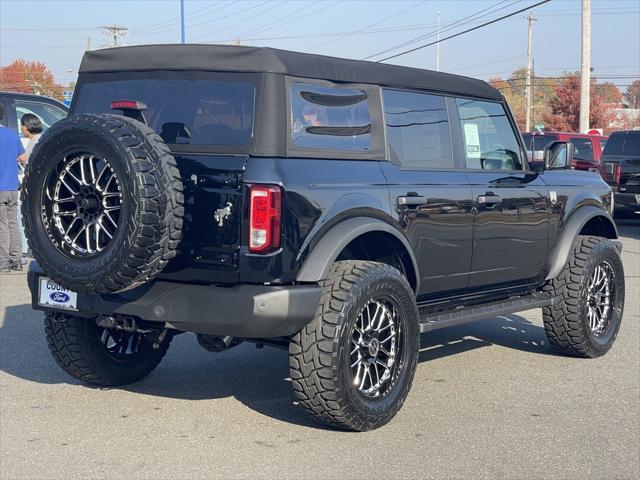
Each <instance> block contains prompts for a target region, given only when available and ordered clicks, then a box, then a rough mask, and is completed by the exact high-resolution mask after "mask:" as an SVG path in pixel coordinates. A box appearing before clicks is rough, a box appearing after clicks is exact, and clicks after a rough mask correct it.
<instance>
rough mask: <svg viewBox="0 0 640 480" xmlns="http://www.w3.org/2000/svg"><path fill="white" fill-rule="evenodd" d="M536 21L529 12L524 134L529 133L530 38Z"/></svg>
mask: <svg viewBox="0 0 640 480" xmlns="http://www.w3.org/2000/svg"><path fill="white" fill-rule="evenodd" d="M536 20H537V18H536V16H535V15H534V14H533V12H529V15H527V23H528V41H527V84H526V85H525V92H526V93H525V94H526V97H527V102H526V110H525V127H524V128H525V132H530V131H531V83H532V79H531V71H532V68H531V61H532V60H531V37H532V33H533V22H535V21H536Z"/></svg>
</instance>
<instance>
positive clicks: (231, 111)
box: [74, 78, 255, 145]
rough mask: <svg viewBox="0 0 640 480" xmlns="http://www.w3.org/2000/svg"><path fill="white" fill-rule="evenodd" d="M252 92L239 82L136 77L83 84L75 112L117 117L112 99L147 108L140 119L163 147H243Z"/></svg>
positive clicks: (249, 130) (249, 132) (248, 133)
mask: <svg viewBox="0 0 640 480" xmlns="http://www.w3.org/2000/svg"><path fill="white" fill-rule="evenodd" d="M254 99H255V88H254V86H253V84H251V83H249V82H242V81H222V80H186V79H152V78H138V79H128V80H105V81H95V82H90V83H84V84H82V85H81V87H80V91H79V94H78V95H77V97H76V99H75V101H74V103H75V106H74V113H116V114H121V113H122V112H121V111H119V110H111V103H112V102H113V101H115V100H132V101H139V102H143V103H144V104H145V105H146V109H145V110H144V116H145V119H146V121H147V123H148V124H149V126H150V127H151V128H153V129H154V130H155V131H156V132H157V133H158V134H159V135H160V136H161V137H162V138H163V140H164V141H165V142H167V143H168V144H185V145H247V144H248V143H249V142H250V140H251V137H252V134H253V117H254V103H255V102H254Z"/></svg>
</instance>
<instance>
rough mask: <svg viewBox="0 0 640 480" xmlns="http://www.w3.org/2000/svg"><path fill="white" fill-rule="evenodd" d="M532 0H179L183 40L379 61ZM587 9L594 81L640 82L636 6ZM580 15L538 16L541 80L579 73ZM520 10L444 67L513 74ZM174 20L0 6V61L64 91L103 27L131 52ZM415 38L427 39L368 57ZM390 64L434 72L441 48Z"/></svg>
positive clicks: (131, 9)
mask: <svg viewBox="0 0 640 480" xmlns="http://www.w3.org/2000/svg"><path fill="white" fill-rule="evenodd" d="M538 1H540V0H486V1H485V0H448V1H442V0H440V1H436V0H406V1H405V0H368V1H364V0H315V1H314V0H207V1H204V0H184V4H185V18H186V40H187V42H188V43H227V44H229V43H233V42H239V43H240V44H242V45H255V46H270V47H275V48H283V49H288V50H297V51H303V52H311V53H319V54H326V55H334V56H341V57H348V58H354V59H364V58H367V57H370V59H371V60H380V59H382V58H384V57H385V56H388V55H391V54H394V53H397V52H400V51H402V50H405V49H407V48H411V47H414V46H419V45H423V44H426V43H429V42H431V41H433V40H435V39H436V36H435V31H436V24H437V17H438V11H439V12H440V25H441V38H444V37H446V36H448V35H451V34H455V33H457V32H460V31H462V30H465V29H468V28H471V27H473V26H476V25H479V24H481V23H484V22H487V21H489V20H492V19H494V18H497V17H500V16H502V15H505V14H508V13H511V12H514V11H517V10H520V9H522V8H526V7H528V6H530V5H533V4H535V3H537V2H538ZM591 10H592V27H591V28H592V37H591V42H592V54H591V65H592V68H593V72H594V75H596V76H600V78H601V79H602V80H603V81H605V80H606V81H612V82H613V83H616V84H617V85H619V86H620V87H621V89H622V90H624V89H625V88H626V86H627V85H628V84H630V83H631V82H632V81H633V80H634V79H637V78H640V0H592V2H591ZM580 11H581V0H552V1H550V2H549V3H546V4H544V5H541V6H539V7H536V8H534V9H533V12H534V14H535V16H536V17H537V21H536V22H535V23H534V26H533V59H534V65H535V72H536V74H537V75H546V76H554V75H560V74H562V73H563V72H564V71H575V70H579V69H580V42H581V17H580ZM527 13H528V10H527V11H526V12H523V13H520V14H518V15H514V16H512V17H510V18H508V19H506V20H503V21H499V22H496V23H494V24H492V25H489V26H486V27H483V28H479V29H478V30H476V31H473V32H470V33H467V34H463V35H460V36H458V37H456V38H453V39H450V40H445V41H443V42H442V43H441V44H440V70H442V71H446V72H451V73H457V74H461V75H468V76H472V77H477V78H482V79H489V78H494V77H503V78H508V77H509V74H510V73H511V72H512V71H514V70H516V69H517V68H520V67H523V66H524V65H525V64H526V47H527V19H526V15H527ZM474 14H478V15H477V16H475V17H471V18H470V19H469V18H467V17H469V16H471V15H474ZM482 15H484V17H482V18H478V17H480V16H482ZM179 16H180V0H135V1H134V0H130V1H124V0H66V1H58V0H29V1H26V0H0V65H7V64H9V63H11V62H12V61H13V60H15V59H17V58H23V59H25V60H29V61H42V62H44V63H45V64H47V65H48V66H49V68H50V69H51V70H52V71H53V72H54V75H55V77H56V80H57V81H58V82H60V83H63V84H67V83H68V82H70V81H73V80H75V78H76V76H77V69H78V67H79V64H80V60H81V58H82V54H83V53H84V50H85V48H86V46H87V42H88V41H89V42H90V44H91V48H92V49H96V48H101V47H105V46H107V45H108V44H109V42H110V41H111V39H110V38H109V37H108V36H106V35H105V34H104V33H103V31H102V30H101V29H100V28H99V27H100V26H102V25H111V24H117V25H121V26H126V27H127V28H128V35H127V36H125V37H122V38H121V42H122V43H124V44H126V45H138V44H149V43H179V42H180V22H179ZM474 19H475V20H474ZM470 20H471V21H470ZM455 22H458V23H457V24H456V23H455ZM465 22H469V23H465ZM463 23H464V25H463ZM418 37H423V40H421V41H420V42H418V43H415V44H411V45H409V46H407V47H404V48H401V49H398V50H392V51H390V52H389V53H387V54H379V55H377V56H376V55H375V54H378V53H379V52H382V51H384V50H387V49H390V48H392V47H396V46H398V45H400V44H403V43H405V42H409V41H411V40H414V39H416V38H418ZM88 39H89V40H88ZM387 63H395V64H398V65H409V66H413V67H419V68H427V69H435V68H436V47H435V46H430V47H427V48H423V49H420V50H418V51H416V52H413V53H410V54H407V55H403V56H399V57H397V58H394V59H390V60H388V61H387Z"/></svg>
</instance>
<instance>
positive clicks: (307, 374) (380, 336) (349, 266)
mask: <svg viewBox="0 0 640 480" xmlns="http://www.w3.org/2000/svg"><path fill="white" fill-rule="evenodd" d="M321 285H322V290H323V293H322V297H321V300H320V305H319V306H318V310H317V313H316V316H315V318H314V319H313V320H312V321H311V322H310V323H309V324H308V325H307V326H306V327H305V328H304V329H303V330H301V331H300V332H299V333H297V334H296V335H295V336H294V338H293V339H292V341H291V343H290V345H289V366H290V376H291V380H292V384H293V388H294V390H295V394H296V396H297V397H298V399H299V400H300V404H301V405H302V406H303V407H304V408H305V409H306V410H307V411H308V412H309V413H310V414H311V415H313V416H314V417H315V418H316V419H317V420H319V421H320V422H322V423H325V424H327V425H329V426H332V427H336V428H340V429H346V430H356V431H365V430H371V429H374V428H378V427H380V426H382V425H384V424H385V423H387V422H388V421H389V420H391V419H392V418H393V417H394V415H395V414H396V413H397V412H398V410H400V407H401V406H402V404H403V402H404V400H405V398H406V396H407V394H408V393H409V390H410V388H411V383H412V381H413V377H414V373H415V369H416V364H417V360H418V351H419V347H420V336H419V332H418V311H417V307H416V303H415V296H414V293H413V291H412V289H411V287H410V286H409V284H408V282H407V280H406V278H405V277H404V276H403V275H402V274H401V273H400V272H399V271H398V270H396V269H395V268H393V267H391V266H390V265H386V264H383V263H377V262H365V261H339V262H336V263H334V264H333V266H332V267H331V271H330V273H329V277H328V278H327V279H326V280H325V281H323V282H322V284H321ZM367 372H368V373H367Z"/></svg>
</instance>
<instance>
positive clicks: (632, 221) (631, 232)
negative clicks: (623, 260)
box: [616, 215, 640, 240]
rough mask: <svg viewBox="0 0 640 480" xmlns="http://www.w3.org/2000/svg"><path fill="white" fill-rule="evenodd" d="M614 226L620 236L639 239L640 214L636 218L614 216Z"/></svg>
mask: <svg viewBox="0 0 640 480" xmlns="http://www.w3.org/2000/svg"><path fill="white" fill-rule="evenodd" d="M616 227H618V233H619V234H620V235H621V236H623V237H629V238H633V239H635V240H638V239H640V215H637V216H636V218H616Z"/></svg>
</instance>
